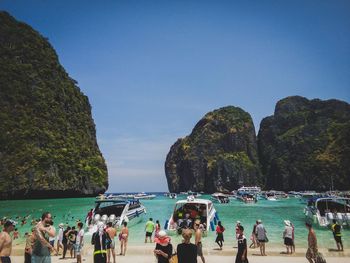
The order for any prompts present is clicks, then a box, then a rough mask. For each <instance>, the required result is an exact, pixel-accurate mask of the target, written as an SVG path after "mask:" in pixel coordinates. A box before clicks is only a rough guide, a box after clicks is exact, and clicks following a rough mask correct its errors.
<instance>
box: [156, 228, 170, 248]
mask: <svg viewBox="0 0 350 263" xmlns="http://www.w3.org/2000/svg"><path fill="white" fill-rule="evenodd" d="M154 242H155V243H157V244H159V245H161V246H167V245H168V244H169V242H170V237H168V236H167V234H166V232H165V231H164V230H161V231H159V233H158V237H156V238H154Z"/></svg>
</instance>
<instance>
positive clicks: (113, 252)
mask: <svg viewBox="0 0 350 263" xmlns="http://www.w3.org/2000/svg"><path fill="white" fill-rule="evenodd" d="M111 251H112V257H113V263H115V249H114V248H112V249H111Z"/></svg>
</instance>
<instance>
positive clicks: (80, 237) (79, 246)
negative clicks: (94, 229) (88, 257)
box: [74, 222, 85, 263]
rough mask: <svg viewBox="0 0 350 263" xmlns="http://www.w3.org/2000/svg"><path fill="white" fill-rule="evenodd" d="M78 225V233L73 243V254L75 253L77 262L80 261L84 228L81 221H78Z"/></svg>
mask: <svg viewBox="0 0 350 263" xmlns="http://www.w3.org/2000/svg"><path fill="white" fill-rule="evenodd" d="M77 226H78V231H77V232H78V234H77V238H76V241H75V244H74V251H75V254H76V255H77V263H81V250H82V248H83V246H84V234H85V232H84V228H83V223H82V222H79V223H78V224H77Z"/></svg>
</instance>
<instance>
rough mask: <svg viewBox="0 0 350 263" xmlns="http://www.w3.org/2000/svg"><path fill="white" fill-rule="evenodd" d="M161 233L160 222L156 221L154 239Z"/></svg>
mask: <svg viewBox="0 0 350 263" xmlns="http://www.w3.org/2000/svg"><path fill="white" fill-rule="evenodd" d="M159 231H160V223H159V220H157V221H156V228H155V231H154V237H155V238H156V237H158V234H159Z"/></svg>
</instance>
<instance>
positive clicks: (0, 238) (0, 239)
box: [0, 233, 5, 252]
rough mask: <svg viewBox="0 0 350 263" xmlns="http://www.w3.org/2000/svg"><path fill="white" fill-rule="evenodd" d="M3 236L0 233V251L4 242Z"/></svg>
mask: <svg viewBox="0 0 350 263" xmlns="http://www.w3.org/2000/svg"><path fill="white" fill-rule="evenodd" d="M3 236H4V234H3V233H0V252H1V251H2V247H3V246H4V243H5V238H4V237H3Z"/></svg>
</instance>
